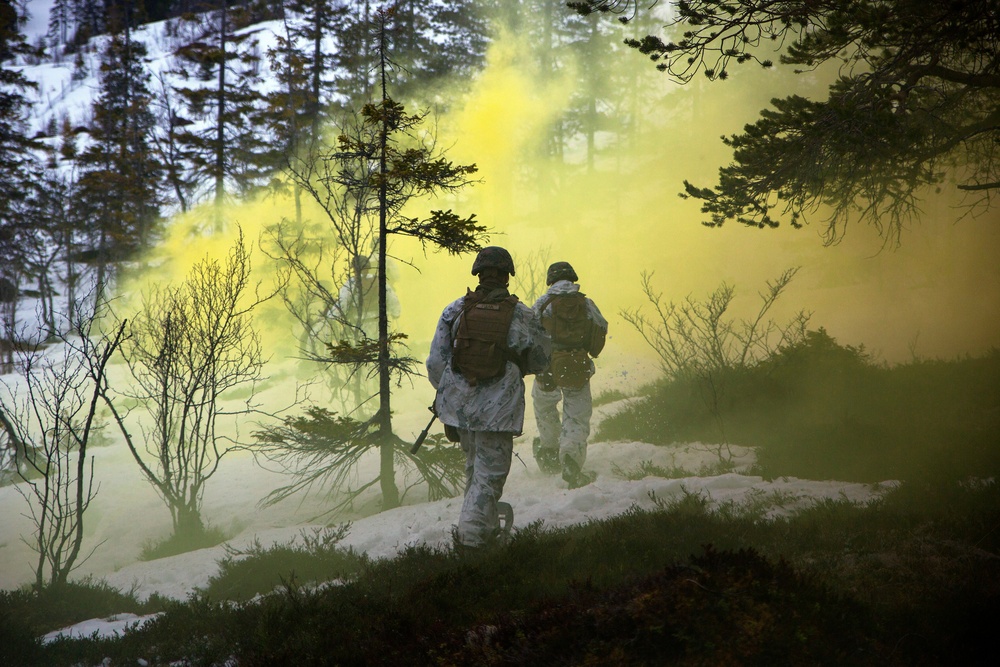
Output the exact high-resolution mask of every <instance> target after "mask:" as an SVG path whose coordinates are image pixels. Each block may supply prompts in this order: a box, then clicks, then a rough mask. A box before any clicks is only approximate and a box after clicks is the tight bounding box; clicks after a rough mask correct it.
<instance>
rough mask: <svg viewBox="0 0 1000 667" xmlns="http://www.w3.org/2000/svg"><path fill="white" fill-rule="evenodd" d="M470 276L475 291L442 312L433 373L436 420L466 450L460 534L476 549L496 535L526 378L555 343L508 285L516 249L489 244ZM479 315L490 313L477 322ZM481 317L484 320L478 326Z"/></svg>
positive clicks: (430, 364) (521, 415) (544, 362)
mask: <svg viewBox="0 0 1000 667" xmlns="http://www.w3.org/2000/svg"><path fill="white" fill-rule="evenodd" d="M472 274H473V275H475V276H478V277H479V286H478V287H477V288H476V290H475V291H474V292H472V291H469V292H467V294H466V295H465V296H464V297H462V298H460V299H458V300H456V301H454V302H452V303H451V304H449V305H448V307H447V308H445V309H444V312H443V313H442V314H441V319H440V320H439V321H438V325H437V330H436V331H435V332H434V340H433V341H432V343H431V351H430V355H429V356H428V358H427V376H428V378H429V379H430V381H431V384H432V385H434V388H435V389H437V396H436V398H435V400H434V409H435V412H436V414H437V416H438V418H439V419H440V420H441V422H442V423H444V424H445V426H446V431H448V430H454V429H457V431H458V437H459V441H460V442H461V445H462V449H463V450H464V451H465V455H466V464H465V479H466V487H465V500H464V502H463V503H462V510H461V513H460V515H459V521H458V534H457V537H458V542H459V544H460V545H461V546H462V547H466V548H471V549H475V548H479V547H484V546H487V545H489V544H491V543H492V542H493V540H494V539H495V537H496V535H497V529H498V525H499V519H498V515H497V501H498V500H499V499H500V496H501V495H502V494H503V487H504V484H505V483H506V481H507V475H508V473H509V472H510V463H511V456H512V454H513V448H514V436H515V435H519V434H520V433H521V431H522V429H523V426H524V407H525V403H524V380H523V377H524V375H527V374H531V373H537V372H539V371H541V370H543V369H545V368H546V367H547V366H548V364H549V354H550V351H551V344H550V341H549V337H548V335H547V334H546V333H545V330H544V329H543V328H542V326H541V323H540V322H539V321H538V318H537V317H536V316H535V314H534V312H533V311H532V310H531V309H530V308H528V307H527V306H525V305H524V304H521V303H520V302H518V301H517V299H516V297H511V296H510V294H509V292H508V291H507V284H508V281H509V279H510V276H512V275H514V261H513V259H512V258H511V256H510V253H508V252H507V251H506V250H505V249H503V248H500V247H497V246H490V247H487V248H483V250H482V251H480V253H479V255H478V256H477V257H476V260H475V262H474V263H473V265H472ZM480 316H482V317H485V318H487V319H484V320H476V318H477V317H480ZM489 318H494V319H492V320H490V319H489ZM463 320H465V323H464V324H463ZM477 321H478V322H485V324H480V325H479V327H478V329H477V328H476V326H475V323H476V322H477ZM477 355H478V356H477Z"/></svg>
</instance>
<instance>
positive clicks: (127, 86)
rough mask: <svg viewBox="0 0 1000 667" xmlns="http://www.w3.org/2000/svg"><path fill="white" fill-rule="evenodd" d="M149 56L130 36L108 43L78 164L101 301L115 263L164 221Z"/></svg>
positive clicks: (81, 202)
mask: <svg viewBox="0 0 1000 667" xmlns="http://www.w3.org/2000/svg"><path fill="white" fill-rule="evenodd" d="M145 55H146V49H145V46H144V45H143V44H142V42H136V41H134V40H132V39H131V34H130V31H129V30H127V29H126V30H125V31H124V32H122V33H119V34H116V35H114V36H113V37H112V38H111V40H110V41H109V42H108V45H107V48H106V50H105V52H104V54H103V57H102V62H101V74H100V81H101V83H100V93H99V95H98V98H97V100H96V102H95V103H94V107H93V114H94V122H93V126H92V127H91V139H92V141H91V142H90V144H89V145H88V147H87V149H86V150H85V151H84V152H83V153H82V155H81V156H80V158H79V161H78V162H79V165H80V169H81V176H80V179H79V184H78V191H79V192H78V202H79V205H80V206H82V207H83V209H84V211H85V213H86V215H87V218H88V219H89V223H88V230H87V232H88V234H89V236H90V250H91V253H90V254H91V256H92V257H93V259H94V263H95V266H96V270H97V294H98V296H100V294H101V290H102V289H103V287H104V286H105V284H106V283H107V280H108V271H109V269H110V266H111V263H112V262H114V261H116V260H120V259H124V258H125V257H128V256H129V255H130V254H131V253H132V252H134V251H135V250H137V249H139V248H142V247H145V246H147V245H148V244H150V243H151V242H152V240H153V233H154V231H155V227H156V224H157V222H158V219H159V206H160V187H161V186H160V178H161V175H162V168H161V165H160V163H159V162H158V161H157V159H156V157H155V155H154V153H153V151H152V149H151V141H150V136H151V134H152V132H153V128H154V125H155V119H154V117H153V115H152V112H151V111H150V101H151V94H150V92H149V89H148V81H149V74H148V72H146V70H145V67H144V64H143V58H144V57H145Z"/></svg>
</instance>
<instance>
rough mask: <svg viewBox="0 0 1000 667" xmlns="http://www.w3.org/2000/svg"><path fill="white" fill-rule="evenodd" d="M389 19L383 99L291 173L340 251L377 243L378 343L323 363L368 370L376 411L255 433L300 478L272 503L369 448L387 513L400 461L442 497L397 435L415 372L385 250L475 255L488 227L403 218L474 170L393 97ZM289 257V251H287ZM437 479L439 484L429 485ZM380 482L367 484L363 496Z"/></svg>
mask: <svg viewBox="0 0 1000 667" xmlns="http://www.w3.org/2000/svg"><path fill="white" fill-rule="evenodd" d="M393 18H394V14H393V12H392V11H391V10H377V11H375V12H374V13H373V15H372V25H373V28H374V29H373V30H372V32H371V33H370V35H371V37H372V42H371V44H370V50H369V52H370V53H372V54H373V55H374V56H375V63H376V66H375V74H376V79H375V81H376V82H377V88H376V91H377V93H378V95H377V97H376V98H375V99H373V100H371V101H369V102H368V103H367V104H365V105H364V107H362V109H361V111H360V113H358V114H356V115H355V116H354V117H353V119H352V120H351V121H348V122H346V123H344V124H343V125H342V126H341V127H340V131H341V133H340V135H339V136H338V137H337V142H336V145H334V146H329V147H323V148H322V149H321V150H318V151H316V152H314V153H312V154H310V155H308V156H306V157H304V158H303V159H301V160H298V161H296V162H295V163H293V164H292V165H291V169H290V171H291V174H292V177H293V178H295V179H296V180H297V181H298V182H299V183H300V185H301V186H302V188H303V189H304V190H306V191H307V192H309V194H310V195H311V196H312V197H313V198H314V199H315V200H316V203H317V204H318V205H319V206H320V207H321V208H322V209H323V211H324V212H325V213H326V214H327V216H328V217H329V220H330V223H331V227H332V229H333V232H334V235H335V236H336V239H335V240H336V241H337V243H338V244H339V245H340V246H343V247H350V246H351V244H352V243H353V244H356V243H357V240H358V239H365V240H367V239H372V240H373V241H374V246H375V252H376V259H375V261H374V262H372V263H373V264H374V267H375V269H376V271H377V275H376V287H375V292H376V294H377V303H378V324H377V332H376V333H375V337H374V338H370V337H369V335H368V334H367V332H362V335H361V336H360V337H359V338H357V339H356V340H353V341H352V340H339V341H330V342H328V343H327V350H328V354H327V356H326V358H325V361H326V362H327V363H331V364H344V365H348V366H350V367H352V368H354V369H357V370H361V369H364V370H367V371H369V372H370V373H371V374H372V375H374V376H375V377H377V378H378V393H377V402H378V409H377V411H376V413H375V415H374V416H373V417H372V418H371V419H369V420H368V421H366V422H364V423H358V422H357V421H356V420H353V419H350V418H346V417H335V416H334V415H332V414H330V413H329V412H327V411H325V410H323V409H315V410H312V411H310V412H309V413H308V415H307V416H306V417H301V418H298V417H297V418H291V419H288V420H286V422H285V424H284V425H283V426H279V427H273V428H268V429H265V430H264V431H263V432H261V433H259V434H258V439H259V441H260V443H261V447H262V448H263V449H264V450H265V453H266V454H267V455H268V456H272V457H274V458H275V459H278V460H280V461H281V462H282V463H283V464H284V465H285V466H287V467H289V468H292V469H293V470H294V471H295V474H296V476H297V477H298V481H297V482H295V483H293V484H292V485H290V486H288V487H285V488H283V489H278V490H277V491H276V492H275V493H274V494H272V495H271V496H270V500H271V501H276V500H280V499H282V498H284V497H287V496H288V495H290V494H291V493H293V492H295V491H296V490H299V489H302V488H307V487H309V486H310V485H312V484H313V483H316V482H317V481H321V480H324V479H328V478H332V479H335V480H346V479H349V478H350V476H349V475H347V473H345V472H344V469H345V468H346V467H350V466H352V465H354V464H355V463H356V462H357V460H358V459H359V457H360V456H361V455H362V454H363V453H364V452H365V451H367V450H368V449H369V448H375V449H377V450H378V452H379V457H380V472H379V477H378V480H377V482H378V484H379V486H380V489H381V494H382V506H383V508H386V509H388V508H391V507H395V506H396V505H398V504H399V489H398V487H397V486H396V482H395V469H396V468H395V462H396V461H397V460H399V461H408V462H410V463H412V465H414V466H415V467H416V468H417V469H419V470H420V471H421V472H422V473H423V474H424V478H425V480H427V481H428V483H429V484H430V485H431V488H432V491H434V490H435V489H437V490H440V489H442V487H441V483H440V479H441V476H442V474H443V473H441V471H440V469H439V468H437V469H436V468H434V466H431V465H430V464H429V462H428V461H425V460H423V459H421V458H419V457H415V456H414V455H412V454H411V453H410V452H409V443H406V442H404V441H403V440H402V439H400V438H399V437H398V436H396V435H395V434H394V432H393V427H392V405H391V403H392V385H393V383H394V382H396V383H397V385H398V383H399V382H400V381H401V380H402V379H403V378H405V377H408V376H410V375H412V374H413V373H414V372H415V371H414V364H415V360H414V359H412V358H410V357H408V356H406V354H405V353H404V352H403V351H402V348H403V345H402V343H403V341H404V340H405V338H406V335H405V334H403V333H402V332H398V331H392V330H390V321H389V312H388V281H387V273H386V266H387V262H388V259H389V257H390V256H391V255H390V251H389V247H390V245H391V244H392V243H393V241H394V239H395V238H397V237H399V236H405V237H410V238H414V239H417V240H419V241H420V242H421V243H422V244H423V245H425V246H429V247H431V248H434V249H441V250H445V251H447V252H449V253H454V254H459V253H465V252H471V251H474V250H476V249H478V248H479V245H480V242H481V241H482V240H484V239H485V235H486V228H485V227H484V226H482V225H480V224H479V223H478V222H477V221H476V219H475V215H470V216H468V217H462V216H460V215H458V214H456V213H454V212H453V211H451V210H447V211H441V210H434V211H431V212H430V213H429V214H428V215H427V216H425V217H411V216H410V215H407V214H405V213H404V209H405V207H406V206H407V204H408V203H410V202H411V200H413V199H414V198H421V197H428V196H433V195H435V194H444V193H448V192H453V191H456V190H458V189H460V188H462V187H464V186H466V185H468V184H469V183H470V182H471V179H472V178H473V175H474V174H475V173H476V166H475V165H456V164H453V163H452V162H450V161H448V160H447V159H446V158H445V157H444V155H443V154H442V153H441V152H440V151H439V150H438V149H437V148H436V147H435V146H434V145H433V142H431V141H429V140H428V139H427V135H426V133H425V132H424V128H425V122H426V118H427V114H426V113H417V114H412V113H408V112H407V111H406V110H405V108H404V106H403V105H402V104H400V103H399V102H397V101H396V100H394V99H393V98H392V97H391V96H390V94H389V90H390V86H391V85H392V81H391V79H392V75H393V74H394V73H395V72H396V71H397V69H396V66H395V64H394V62H393V61H392V59H391V58H390V49H391V46H392V41H391V36H392V35H393V34H398V33H395V32H394V31H392V30H391V27H392V20H393ZM289 249H290V250H291V252H287V251H288V250H289ZM281 250H282V251H283V254H284V257H283V258H279V259H284V260H285V261H286V262H287V263H289V264H290V265H291V266H292V271H294V272H296V273H298V274H299V277H300V278H301V279H304V282H307V283H308V286H309V287H310V288H315V290H316V293H317V294H318V293H319V292H321V291H324V288H323V285H322V281H321V280H320V279H318V277H317V276H316V274H315V270H313V271H312V275H307V274H308V273H309V271H310V269H311V267H316V266H317V264H316V262H315V261H314V258H313V257H309V256H306V255H303V254H301V253H298V252H296V249H295V244H294V242H293V243H290V244H284V245H283V247H282V248H281ZM323 268H324V269H325V268H326V267H323ZM356 271H357V269H356V268H355V272H356ZM344 273H346V272H344ZM341 275H343V273H341ZM355 275H356V274H355ZM325 291H326V292H327V293H328V294H329V297H328V298H332V293H330V292H331V291H330V290H329V289H328V288H326V289H325ZM429 466H430V467H429ZM435 476H437V479H438V482H436V483H435V482H434V480H433V479H432V478H433V477H435ZM446 476H447V475H445V477H446ZM374 483H375V482H374V481H373V482H370V483H367V484H365V485H364V486H363V487H362V489H363V488H367V486H370V485H371V484H374ZM335 490H336V491H345V490H344V489H335ZM354 495H356V492H355V494H354ZM350 497H353V495H350Z"/></svg>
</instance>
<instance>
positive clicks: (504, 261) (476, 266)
mask: <svg viewBox="0 0 1000 667" xmlns="http://www.w3.org/2000/svg"><path fill="white" fill-rule="evenodd" d="M490 268H492V269H500V270H501V271H503V272H504V273H509V274H510V275H512V276H513V275H514V259H513V258H512V257H511V256H510V253H509V252H507V250H506V249H504V248H501V247H500V246H497V245H490V246H486V247H485V248H483V249H482V250H480V251H479V254H478V255H476V261H474V262H473V263H472V275H474V276H478V275H479V272H480V271H482V270H483V269H490Z"/></svg>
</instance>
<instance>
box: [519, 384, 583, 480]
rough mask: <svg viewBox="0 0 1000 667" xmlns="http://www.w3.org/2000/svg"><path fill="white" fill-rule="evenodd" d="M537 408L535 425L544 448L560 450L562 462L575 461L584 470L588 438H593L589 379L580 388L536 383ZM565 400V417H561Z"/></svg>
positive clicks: (532, 391) (535, 398)
mask: <svg viewBox="0 0 1000 667" xmlns="http://www.w3.org/2000/svg"><path fill="white" fill-rule="evenodd" d="M531 400H532V404H533V405H534V407H535V423H536V424H537V425H538V437H539V438H540V440H541V442H540V448H541V449H556V448H558V449H559V461H560V462H564V461H565V460H566V459H567V458H569V459H572V460H573V461H575V462H576V464H577V465H578V466H579V467H580V468H582V467H583V464H584V463H586V461H587V438H588V437H590V417H591V415H592V414H593V413H594V407H593V404H592V402H591V398H590V380H587V382H586V383H585V384H584V385H583V386H582V387H580V388H579V389H570V388H568V387H556V388H555V389H552V390H551V391H549V390H546V389H544V388H542V383H540V382H538V380H535V383H534V386H533V387H532V388H531ZM559 401H562V404H563V405H562V418H561V419H560V416H559V407H558V406H559Z"/></svg>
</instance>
